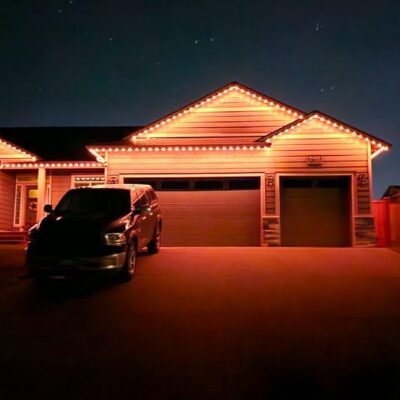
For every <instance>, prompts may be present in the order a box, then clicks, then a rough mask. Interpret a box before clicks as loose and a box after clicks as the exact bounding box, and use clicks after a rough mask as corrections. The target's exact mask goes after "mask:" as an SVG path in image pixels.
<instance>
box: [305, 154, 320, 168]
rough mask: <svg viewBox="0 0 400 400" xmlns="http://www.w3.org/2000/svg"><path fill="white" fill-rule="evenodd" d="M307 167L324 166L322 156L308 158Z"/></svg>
mask: <svg viewBox="0 0 400 400" xmlns="http://www.w3.org/2000/svg"><path fill="white" fill-rule="evenodd" d="M307 165H308V166H309V167H320V166H321V165H322V156H307Z"/></svg>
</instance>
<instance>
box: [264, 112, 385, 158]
mask: <svg viewBox="0 0 400 400" xmlns="http://www.w3.org/2000/svg"><path fill="white" fill-rule="evenodd" d="M313 119H318V120H319V121H320V122H322V123H326V124H327V125H330V126H332V127H334V128H336V129H339V130H340V131H342V132H344V133H349V134H351V135H353V136H354V137H357V138H358V139H360V140H363V141H365V142H368V143H371V144H372V145H374V146H377V147H378V148H379V149H378V150H377V151H376V152H374V153H373V154H372V158H375V157H376V156H377V155H378V154H377V153H378V152H379V153H381V152H382V151H387V150H389V146H386V145H383V144H382V143H381V142H380V141H378V140H376V139H372V138H370V137H369V136H368V135H365V134H362V133H360V132H357V131H355V130H352V129H350V128H348V127H346V126H344V125H342V124H340V123H337V122H335V121H333V120H331V119H329V118H327V117H325V116H322V115H318V114H314V115H311V116H310V117H305V118H304V119H302V120H298V121H296V122H294V123H293V124H291V125H290V126H289V127H287V128H286V129H281V130H278V131H277V132H276V133H271V134H270V135H268V139H266V141H265V142H266V143H271V139H273V138H274V137H277V136H278V137H279V136H282V135H284V134H287V133H290V132H293V131H294V130H296V129H298V128H299V127H301V126H302V125H304V124H306V123H308V122H310V121H311V120H313Z"/></svg>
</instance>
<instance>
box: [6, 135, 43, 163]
mask: <svg viewBox="0 0 400 400" xmlns="http://www.w3.org/2000/svg"><path fill="white" fill-rule="evenodd" d="M0 144H1V145H3V146H6V147H8V148H9V149H11V150H14V151H17V152H18V153H21V154H22V155H24V156H26V157H27V158H31V159H32V161H36V160H37V158H36V157H35V156H34V155H33V154H30V153H28V152H26V151H24V150H21V149H20V148H19V147H17V146H14V145H12V144H11V143H8V142H6V141H5V140H3V139H0Z"/></svg>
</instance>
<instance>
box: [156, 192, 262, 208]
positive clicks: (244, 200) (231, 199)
mask: <svg viewBox="0 0 400 400" xmlns="http://www.w3.org/2000/svg"><path fill="white" fill-rule="evenodd" d="M157 196H158V198H159V199H160V201H161V202H162V203H164V204H179V205H182V204H183V199H184V198H185V197H187V199H190V202H191V203H192V204H213V205H217V204H220V205H225V204H234V203H236V204H259V203H260V191H259V190H226V191H223V190H201V191H171V192H168V191H160V192H157Z"/></svg>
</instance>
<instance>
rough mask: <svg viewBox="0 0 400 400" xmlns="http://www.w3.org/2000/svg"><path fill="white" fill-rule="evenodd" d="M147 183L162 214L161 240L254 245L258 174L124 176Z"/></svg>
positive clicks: (129, 180) (172, 243)
mask: <svg viewBox="0 0 400 400" xmlns="http://www.w3.org/2000/svg"><path fill="white" fill-rule="evenodd" d="M124 182H125V183H146V184H150V185H152V186H153V188H154V189H155V190H156V192H157V196H158V198H159V199H160V204H161V207H162V214H163V238H162V241H163V246H259V245H260V179H259V178H258V177H235V178H234V177H226V178H148V179H143V178H125V179H124Z"/></svg>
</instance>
